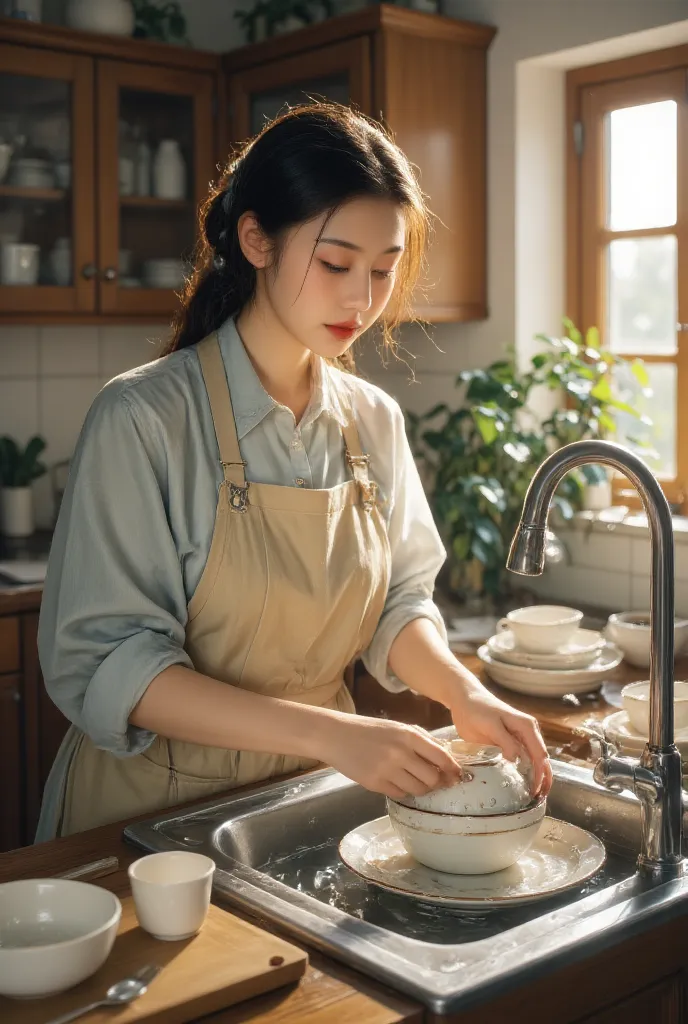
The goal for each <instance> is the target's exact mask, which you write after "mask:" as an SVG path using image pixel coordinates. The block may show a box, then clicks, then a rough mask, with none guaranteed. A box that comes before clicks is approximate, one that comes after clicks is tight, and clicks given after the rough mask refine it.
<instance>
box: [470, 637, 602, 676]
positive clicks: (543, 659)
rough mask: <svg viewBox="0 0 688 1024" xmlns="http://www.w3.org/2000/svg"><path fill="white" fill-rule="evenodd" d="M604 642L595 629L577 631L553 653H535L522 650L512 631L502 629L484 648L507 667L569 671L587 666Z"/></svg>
mask: <svg viewBox="0 0 688 1024" xmlns="http://www.w3.org/2000/svg"><path fill="white" fill-rule="evenodd" d="M605 643H606V640H605V638H604V637H603V636H602V634H601V633H598V632H597V630H594V629H579V630H578V631H577V633H576V634H575V636H574V638H573V640H571V641H570V642H569V643H568V644H563V645H562V646H561V647H558V648H557V650H556V651H548V652H547V653H546V654H536V653H534V652H532V651H524V650H521V649H520V648H519V646H518V644H517V642H516V637H515V636H514V634H513V633H512V632H511V630H510V629H505V630H503V631H502V632H501V633H496V634H495V635H494V636H491V637H490V639H489V640H488V641H487V646H488V648H489V650H490V654H491V655H492V657H493V658H497V659H498V660H499V661H506V662H507V663H508V664H510V665H522V666H523V667H524V668H544V669H571V668H582V667H583V666H585V665H589V664H590V662H591V661H593V660H594V659H595V657H596V655H597V654H599V652H600V651H601V650H602V648H603V647H604V645H605Z"/></svg>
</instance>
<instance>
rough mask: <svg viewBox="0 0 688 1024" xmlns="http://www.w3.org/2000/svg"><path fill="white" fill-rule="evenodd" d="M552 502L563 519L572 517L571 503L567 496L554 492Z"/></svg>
mask: <svg viewBox="0 0 688 1024" xmlns="http://www.w3.org/2000/svg"><path fill="white" fill-rule="evenodd" d="M552 504H553V505H555V506H556V508H558V509H559V511H560V513H561V515H562V517H563V518H564V519H567V520H568V519H573V515H574V510H573V505H572V504H571V502H570V501H569V500H568V499H567V498H562V496H561V495H560V494H555V495H554V497H553V498H552Z"/></svg>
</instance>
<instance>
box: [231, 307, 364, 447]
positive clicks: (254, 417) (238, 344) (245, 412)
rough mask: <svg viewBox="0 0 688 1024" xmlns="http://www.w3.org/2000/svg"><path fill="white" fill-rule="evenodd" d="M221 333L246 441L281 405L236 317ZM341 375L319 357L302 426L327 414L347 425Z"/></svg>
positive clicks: (237, 415) (237, 416)
mask: <svg viewBox="0 0 688 1024" xmlns="http://www.w3.org/2000/svg"><path fill="white" fill-rule="evenodd" d="M217 334H218V338H219V341H220V351H221V353H222V359H223V362H224V364H225V370H226V372H227V380H228V382H229V389H230V392H231V395H232V408H233V410H234V420H235V422H236V429H237V436H238V437H239V440H242V438H244V437H245V436H246V434H248V433H249V431H251V430H253V428H254V427H256V426H257V425H258V424H259V423H260V422H261V421H262V420H264V419H265V417H266V416H267V415H268V413H270V412H272V410H273V409H278V408H280V406H279V403H278V402H276V401H275V400H274V398H272V397H271V395H269V394H268V393H267V391H266V390H265V388H264V387H263V385H262V384H261V382H260V378H259V377H258V374H257V373H256V371H255V369H254V367H253V364H252V362H251V360H250V359H249V356H248V353H247V351H246V349H245V348H244V343H243V342H242V340H241V338H240V336H239V332H238V330H237V328H236V324H235V322H234V320H233V318H232V317H230V318H229V319H228V320H226V321H225V322H224V324H222V326H221V327H220V329H219V330H218V332H217ZM337 372H338V371H337V370H335V369H333V368H332V367H330V366H329V365H328V364H327V362H326V361H325V360H324V359H322V358H321V357H320V356H317V357H316V359H315V374H314V381H313V394H312V395H311V400H310V402H309V403H308V407H307V409H306V411H305V413H304V415H303V419H302V420H301V424H300V426H301V427H306V426H309V425H310V424H311V423H314V422H315V420H316V419H317V418H318V417H319V416H320V415H321V414H323V413H325V414H326V415H329V416H331V417H332V418H333V419H334V420H336V422H337V423H339V424H340V426H346V422H347V420H346V415H345V411H344V407H343V404H342V401H341V398H340V395H339V392H338V389H337V386H336V375H337Z"/></svg>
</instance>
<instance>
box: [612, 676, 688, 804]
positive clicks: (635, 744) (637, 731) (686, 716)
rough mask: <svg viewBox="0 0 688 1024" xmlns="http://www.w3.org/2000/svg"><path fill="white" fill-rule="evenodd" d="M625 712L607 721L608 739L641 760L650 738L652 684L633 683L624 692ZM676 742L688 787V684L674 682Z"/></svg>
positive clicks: (685, 682)
mask: <svg viewBox="0 0 688 1024" xmlns="http://www.w3.org/2000/svg"><path fill="white" fill-rule="evenodd" d="M621 700H622V702H623V711H615V712H614V714H612V715H609V716H608V717H607V718H605V720H604V723H603V726H604V733H605V736H606V738H607V739H608V740H609V742H610V743H613V744H614V746H615V747H616V748H617V749H618V751H619V753H621V754H628V755H630V756H631V757H640V755H641V754H642V752H643V750H644V749H645V744H646V743H647V741H648V738H649V735H650V682H649V680H647V679H646V680H644V681H642V682H639V683H629V684H628V685H627V686H624V688H623V689H622V691H621ZM674 742H675V743H676V746H677V747H678V750H679V753H680V755H681V759H682V761H683V773H684V786H685V785H686V774H685V773H686V771H687V770H688V682H687V681H685V680H678V679H677V680H676V681H675V682H674Z"/></svg>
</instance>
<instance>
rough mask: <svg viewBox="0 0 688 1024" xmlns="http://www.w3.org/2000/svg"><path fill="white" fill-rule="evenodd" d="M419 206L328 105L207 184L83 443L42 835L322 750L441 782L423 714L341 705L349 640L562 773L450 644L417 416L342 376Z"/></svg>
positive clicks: (378, 306)
mask: <svg viewBox="0 0 688 1024" xmlns="http://www.w3.org/2000/svg"><path fill="white" fill-rule="evenodd" d="M426 218H427V213H426V210H425V207H424V205H423V199H422V194H421V192H420V190H419V187H418V185H417V183H416V181H415V179H414V176H413V174H412V172H411V170H410V167H409V164H408V162H407V161H406V159H405V158H404V156H403V154H402V153H401V152H400V151H399V150H398V149H397V147H396V146H395V145H394V144H393V143H392V142H391V141H389V140H388V138H387V137H386V136H385V135H384V133H383V132H382V130H381V129H380V128H379V126H377V125H376V124H374V123H373V122H370V121H368V120H366V119H364V118H363V117H361V116H359V115H357V114H355V113H353V112H352V111H350V110H348V109H347V108H343V107H338V106H333V105H328V104H318V105H309V106H305V107H302V108H297V109H294V110H292V111H290V112H289V113H287V114H285V115H284V116H282V117H280V118H278V119H277V120H276V121H274V122H273V123H272V124H271V125H269V126H267V127H266V128H265V129H264V130H263V131H262V132H261V133H260V135H259V136H258V137H257V138H256V139H255V140H253V141H252V142H249V143H248V144H247V145H246V146H245V147H244V148H243V150H242V152H241V153H240V155H239V156H238V158H237V159H236V160H235V161H234V162H233V163H232V164H231V165H230V167H229V168H228V169H227V171H226V172H225V173H224V174H223V176H222V179H221V182H220V184H219V185H218V186H217V187H216V188H213V189H212V191H211V193H210V195H209V196H208V198H207V200H206V202H205V203H204V205H203V208H202V210H201V221H202V227H203V232H202V233H203V242H202V245H201V250H200V254H199V261H198V267H197V269H196V272H195V274H194V276H193V278H192V280H191V281H190V283H189V286H188V287H187V291H186V295H185V297H184V303H183V309H182V311H181V314H180V315H179V317H178V319H177V321H176V323H175V325H174V327H175V329H174V334H173V340H172V342H171V344H170V346H169V350H168V352H167V353H166V354H165V355H164V357H163V358H161V359H159V360H157V361H154V362H152V363H150V364H148V365H146V366H142V367H139V368H138V369H136V370H132V371H131V372H129V373H125V374H123V375H121V376H120V377H117V378H116V379H115V380H113V381H111V382H110V383H109V384H108V385H107V386H106V387H105V388H104V389H103V390H102V391H101V392H100V394H99V395H98V397H97V398H96V400H95V402H94V403H93V406H92V408H91V410H90V412H89V415H88V417H87V419H86V423H85V424H84V428H83V430H82V433H81V436H80V438H79V442H78V446H77V450H76V453H75V456H74V460H73V468H72V471H71V475H70V480H69V484H68V487H67V490H66V493H65V495H64V499H63V504H62V508H61V512H60V517H59V522H58V524H57V529H56V532H55V538H54V541H53V546H52V551H51V556H50V564H49V568H48V575H47V579H46V585H45V591H44V598H43V606H42V612H41V620H40V629H39V651H40V659H41V666H42V669H43V674H44V677H45V681H46V687H47V689H48V692H49V694H50V696H51V697H52V699H53V700H54V701H55V703H56V704H57V705H58V706H59V707H60V708H61V710H62V711H63V712H64V713H65V715H66V716H67V717H68V718H69V719H70V720H71V721H72V722H73V726H72V728H71V729H70V731H69V733H68V735H67V737H66V738H65V741H64V743H63V745H62V747H61V749H60V751H59V753H58V756H57V758H56V761H55V764H54V766H53V770H52V772H51V776H50V779H49V782H48V785H47V787H46V794H45V797H44V802H43V809H42V814H41V821H40V824H39V830H38V834H37V840H41V839H46V838H49V837H51V836H53V835H55V834H58V835H69V834H71V833H73V832H78V831H81V830H83V829H87V828H91V827H94V826H96V825H99V824H104V823H106V822H111V821H117V820H122V819H124V818H127V817H131V816H133V815H136V814H142V813H146V812H151V813H152V812H157V811H160V810H162V809H163V808H166V807H169V806H171V805H172V804H175V803H179V802H180V801H183V800H189V799H192V798H199V797H204V796H205V797H210V796H211V795H212V794H214V793H216V792H219V791H222V790H227V789H230V788H232V787H235V786H239V785H244V784H246V783H251V782H255V781H257V780H261V779H266V778H269V777H271V776H273V775H278V774H282V773H285V772H292V771H295V770H297V769H303V768H308V767H312V766H314V765H316V764H318V763H321V762H326V763H327V764H330V765H333V766H334V767H335V768H337V769H339V770H340V771H341V772H343V773H344V774H345V775H347V776H349V777H350V778H352V779H354V780H355V781H356V782H359V783H361V784H362V785H363V786H366V787H368V788H369V789H371V790H375V791H377V792H381V793H385V794H387V795H389V796H393V797H398V796H401V795H402V794H406V793H413V794H421V793H426V792H428V791H430V790H431V789H433V788H435V787H438V786H442V785H447V784H449V783H450V782H452V781H454V780H455V779H456V778H457V777H458V776H459V771H460V770H459V768H458V767H457V765H456V764H455V762H454V761H453V759H452V758H451V757H450V756H449V754H448V753H447V752H446V750H445V749H444V748H443V747H442V746H441V745H440V744H439V743H437V742H436V741H435V740H434V739H433V738H432V737H431V736H429V735H428V734H427V733H425V732H424V731H423V730H421V729H418V728H414V727H412V726H407V725H402V724H400V723H396V722H390V721H378V720H373V719H367V718H362V717H356V716H354V715H353V714H351V712H353V711H354V708H353V703H352V700H351V697H350V695H349V692H348V690H347V689H346V687H345V685H344V671H345V669H346V667H347V665H349V664H350V663H351V662H352V661H353V660H354V659H355V658H356V657H358V656H361V657H362V658H363V661H364V663H365V664H366V666H367V667H368V669H369V670H370V672H371V673H372V674H373V675H374V676H375V677H376V678H377V679H378V680H379V681H380V682H381V683H382V685H383V686H386V687H387V688H389V689H390V690H400V689H402V688H404V687H411V688H412V689H413V690H415V691H417V692H419V693H423V694H427V695H428V696H429V697H433V698H434V699H436V700H439V701H441V702H442V703H443V704H445V705H446V707H447V708H449V709H450V710H451V713H452V716H453V719H454V721H455V723H456V725H457V728H458V729H459V730H460V733H461V734H462V735H463V736H464V737H465V738H467V739H471V740H480V741H489V742H491V743H495V744H498V745H499V746H500V747H502V748H503V749H504V751H505V753H506V754H507V756H509V757H512V758H513V757H515V756H517V755H518V754H519V753H523V752H524V751H525V752H526V753H527V754H528V755H529V757H530V758H531V760H532V761H533V764H534V790H535V791H536V792H546V791H547V789H548V788H549V784H550V779H551V776H550V771H549V764H548V761H547V756H546V751H545V747H544V743H543V741H542V738H541V736H540V733H539V731H538V728H537V724H536V723H535V721H534V720H533V719H532V718H530V717H529V716H527V715H524V714H521V713H520V712H518V711H515V710H513V709H511V708H510V707H508V706H507V705H506V704H504V703H502V702H501V701H499V700H497V699H496V698H494V697H492V696H491V695H490V694H489V693H488V692H487V690H485V689H484V687H482V686H481V684H480V683H479V681H478V680H477V679H476V678H475V677H474V676H473V675H472V674H471V673H469V672H468V671H467V670H466V669H465V668H463V666H462V665H461V664H460V663H459V662H458V661H457V660H456V659H455V658H454V657H453V655H452V654H451V653H450V651H449V650H448V647H447V645H446V639H445V636H446V635H445V632H444V626H443V623H442V619H441V616H440V614H439V612H438V610H437V608H436V606H435V605H434V604H433V602H432V590H433V587H434V582H435V577H436V574H437V572H438V570H439V568H440V566H441V564H442V562H443V560H444V551H443V548H442V545H441V543H440V540H439V537H438V534H437V531H436V529H435V526H434V524H433V521H432V517H431V515H430V511H429V508H428V505H427V501H426V499H425V496H424V494H423V491H422V488H421V485H420V481H419V478H418V475H417V472H416V469H415V466H414V462H413V458H412V456H411V453H410V451H409V447H408V443H407V441H406V436H405V433H404V423H403V417H402V413H401V411H400V409H399V407H398V406H397V405H396V403H395V402H394V401H392V399H391V398H389V397H388V396H387V395H386V394H385V393H384V392H382V391H381V390H380V389H379V388H376V387H374V386H373V385H371V384H368V383H366V382H364V381H362V380H359V379H358V378H357V377H355V376H354V375H353V374H350V373H347V372H344V370H343V369H342V366H343V365H344V364H345V363H346V360H347V357H348V356H349V350H350V348H351V345H352V344H353V342H354V341H355V339H356V338H357V337H358V336H359V335H360V334H362V333H363V332H364V331H366V330H367V329H368V328H370V327H371V326H372V325H373V324H374V323H378V324H380V325H381V326H382V329H383V335H384V337H385V339H386V340H389V337H390V335H389V331H390V327H391V326H393V325H394V323H395V322H398V320H399V319H400V318H401V317H402V316H403V314H404V311H405V310H406V308H407V307H408V303H409V299H410V295H411V291H412V289H413V287H414V284H415V282H416V279H417V276H418V271H419V267H420V264H421V260H422V254H423V247H424V241H425V227H426Z"/></svg>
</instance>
